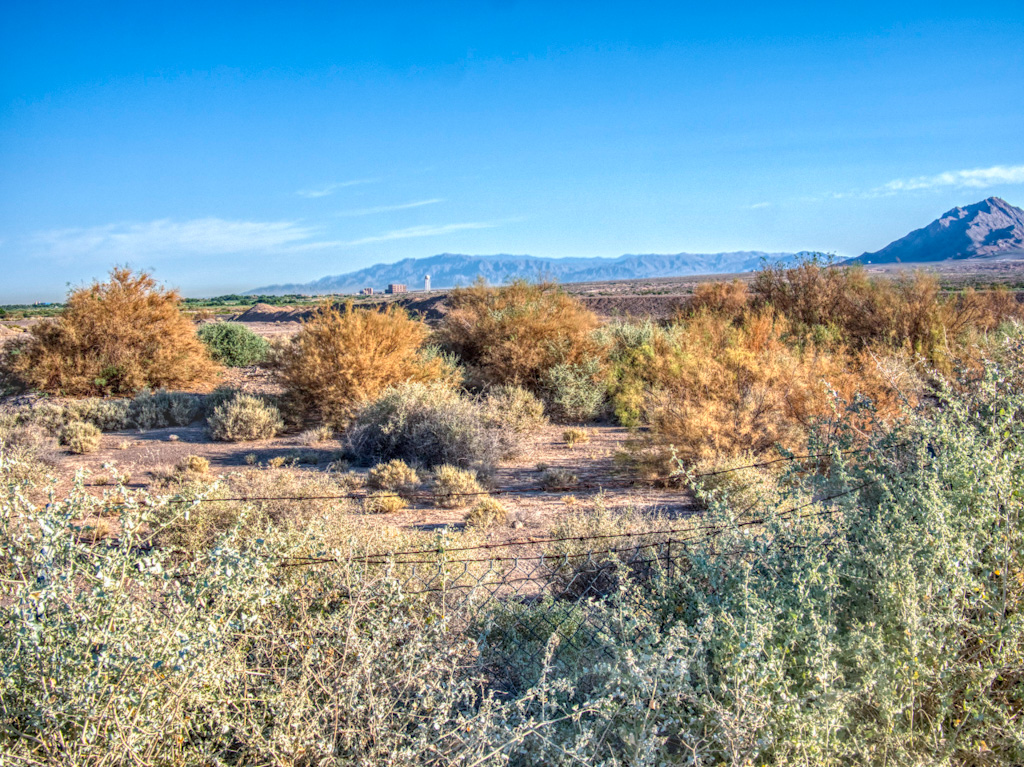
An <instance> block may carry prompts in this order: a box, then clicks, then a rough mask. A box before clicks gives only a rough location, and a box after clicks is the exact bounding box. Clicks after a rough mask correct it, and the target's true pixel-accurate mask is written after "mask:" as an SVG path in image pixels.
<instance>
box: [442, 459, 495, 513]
mask: <svg viewBox="0 0 1024 767" xmlns="http://www.w3.org/2000/svg"><path fill="white" fill-rule="evenodd" d="M433 489H434V502H435V503H436V504H437V505H438V506H441V507H442V508H445V509H455V508H458V507H459V506H465V505H467V504H469V503H472V502H473V501H474V500H476V498H477V497H478V496H479V494H480V493H482V492H483V490H484V489H483V486H482V485H481V484H480V482H479V481H478V480H477V476H476V472H473V471H467V470H465V469H460V468H459V467H458V466H451V465H448V464H446V465H444V466H438V467H437V468H436V469H435V470H434V488H433Z"/></svg>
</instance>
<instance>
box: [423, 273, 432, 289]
mask: <svg viewBox="0 0 1024 767" xmlns="http://www.w3.org/2000/svg"><path fill="white" fill-rule="evenodd" d="M423 290H424V291H426V292H429V291H430V275H429V274H428V275H427V276H426V277H424V278H423Z"/></svg>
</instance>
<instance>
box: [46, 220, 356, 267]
mask: <svg viewBox="0 0 1024 767" xmlns="http://www.w3.org/2000/svg"><path fill="white" fill-rule="evenodd" d="M319 234H320V232H319V230H317V229H314V228H312V227H309V226H304V225H302V224H299V223H298V222H295V221H228V220H224V219H221V218H198V219H193V220H190V221H173V220H171V219H160V220H158V221H148V222H141V223H117V224H105V225H102V226H92V227H80V228H74V229H55V230H51V231H47V232H37V233H36V234H34V235H31V236H30V237H29V238H28V240H27V243H26V245H27V246H28V248H27V249H28V251H29V252H30V253H34V254H36V255H40V256H46V257H50V258H55V259H81V258H88V257H98V258H102V259H103V260H106V261H116V260H118V259H126V260H127V259H130V260H136V259H139V258H149V257H154V256H163V255H223V254H228V253H252V252H262V253H265V252H274V251H281V250H286V249H293V248H294V247H296V246H298V245H304V246H311V245H312V246H322V247H327V246H328V245H329V244H331V243H316V242H309V241H310V240H312V239H314V238H315V237H317V236H318V235H319ZM333 244H337V243H333Z"/></svg>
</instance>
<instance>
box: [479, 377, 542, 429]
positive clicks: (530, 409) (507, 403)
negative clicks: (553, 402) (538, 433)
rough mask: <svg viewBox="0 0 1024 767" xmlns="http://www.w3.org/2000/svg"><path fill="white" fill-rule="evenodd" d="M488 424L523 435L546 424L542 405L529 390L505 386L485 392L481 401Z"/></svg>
mask: <svg viewBox="0 0 1024 767" xmlns="http://www.w3.org/2000/svg"><path fill="white" fill-rule="evenodd" d="M481 406H482V408H483V415H484V418H485V419H486V420H487V421H488V423H491V424H494V425H496V426H499V427H501V428H503V429H508V430H510V431H512V432H515V433H516V434H523V433H526V432H531V431H534V430H536V429H539V428H540V427H542V426H545V425H546V424H547V420H548V419H547V418H545V417H544V403H543V402H541V401H540V400H539V399H537V397H536V396H535V395H534V393H533V392H531V391H530V390H529V389H524V388H523V387H522V386H513V385H509V384H505V385H502V386H495V387H492V388H490V389H488V390H487V392H486V394H484V396H483V398H482V400H481Z"/></svg>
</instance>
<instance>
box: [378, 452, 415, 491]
mask: <svg viewBox="0 0 1024 767" xmlns="http://www.w3.org/2000/svg"><path fill="white" fill-rule="evenodd" d="M419 484H420V475H419V474H418V473H417V472H416V469H414V468H413V467H412V466H410V465H409V464H407V463H406V462H405V461H403V460H401V459H399V458H394V459H392V460H390V461H387V462H386V463H378V464H377V465H376V466H374V467H373V468H372V469H370V470H369V471H368V472H367V474H366V486H367V487H372V488H374V489H375V490H389V491H391V492H393V493H408V492H412V491H413V490H415V489H416V487H417V486H418V485H419Z"/></svg>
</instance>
